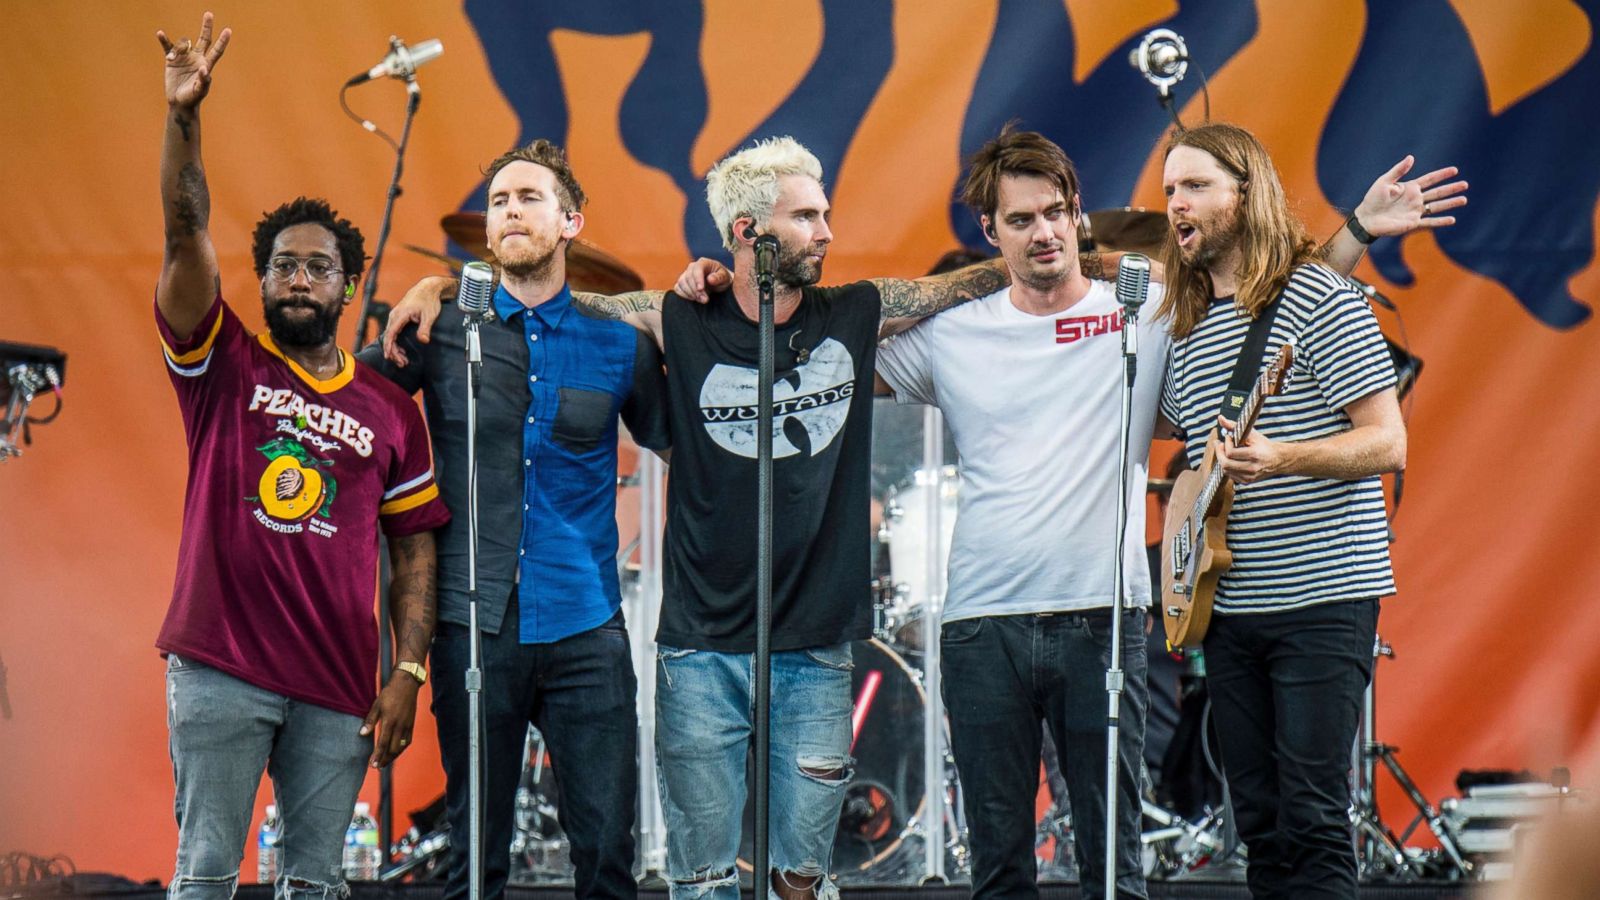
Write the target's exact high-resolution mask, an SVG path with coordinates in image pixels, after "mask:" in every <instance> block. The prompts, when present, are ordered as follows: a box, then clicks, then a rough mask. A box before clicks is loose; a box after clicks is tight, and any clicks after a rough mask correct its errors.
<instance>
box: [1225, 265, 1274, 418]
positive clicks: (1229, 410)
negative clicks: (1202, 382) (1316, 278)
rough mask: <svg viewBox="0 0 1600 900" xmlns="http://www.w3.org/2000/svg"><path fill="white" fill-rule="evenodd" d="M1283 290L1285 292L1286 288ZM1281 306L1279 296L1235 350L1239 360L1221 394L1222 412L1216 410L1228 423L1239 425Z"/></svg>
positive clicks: (1259, 373) (1267, 306)
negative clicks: (1242, 343)
mask: <svg viewBox="0 0 1600 900" xmlns="http://www.w3.org/2000/svg"><path fill="white" fill-rule="evenodd" d="M1284 290H1285V292H1287V290H1288V288H1287V287H1285V288H1284ZM1282 305H1283V294H1281V293H1280V294H1279V295H1278V296H1276V297H1274V298H1273V299H1272V302H1271V303H1268V304H1267V305H1266V308H1265V309H1263V310H1261V315H1259V316H1256V318H1255V321H1253V322H1251V323H1250V332H1249V333H1248V334H1246V335H1245V337H1244V346H1243V347H1241V348H1239V359H1238V360H1237V361H1235V362H1234V364H1233V375H1231V376H1229V378H1228V389H1227V390H1226V391H1224V392H1223V394H1222V408H1221V409H1219V410H1217V412H1219V413H1221V414H1222V417H1223V418H1225V419H1227V420H1228V421H1230V422H1238V421H1239V411H1240V410H1241V409H1243V408H1244V401H1245V398H1247V397H1249V396H1250V388H1251V386H1252V385H1253V384H1254V383H1255V380H1256V378H1258V377H1259V376H1260V375H1261V365H1262V362H1263V358H1264V357H1265V356H1266V351H1267V335H1268V334H1269V333H1270V332H1271V331H1272V320H1273V319H1275V318H1277V316H1278V307H1280V306H1282Z"/></svg>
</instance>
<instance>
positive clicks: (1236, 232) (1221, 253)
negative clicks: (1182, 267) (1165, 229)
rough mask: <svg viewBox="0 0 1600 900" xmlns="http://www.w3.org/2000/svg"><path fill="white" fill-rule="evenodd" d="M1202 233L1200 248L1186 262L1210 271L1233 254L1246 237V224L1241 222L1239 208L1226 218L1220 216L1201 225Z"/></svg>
mask: <svg viewBox="0 0 1600 900" xmlns="http://www.w3.org/2000/svg"><path fill="white" fill-rule="evenodd" d="M1201 232H1202V238H1201V241H1200V246H1199V247H1196V248H1195V249H1194V252H1193V254H1192V257H1191V258H1190V259H1188V260H1185V262H1187V263H1188V264H1189V265H1191V266H1193V267H1194V268H1196V269H1210V268H1211V267H1212V266H1214V265H1216V264H1217V262H1218V261H1219V260H1221V259H1222V258H1223V257H1225V256H1227V255H1228V254H1229V253H1231V252H1233V248H1235V247H1237V246H1239V241H1240V239H1241V238H1243V236H1244V223H1243V222H1241V221H1240V217H1239V209H1238V207H1235V208H1234V209H1233V211H1232V212H1231V213H1228V214H1226V218H1224V217H1223V216H1221V215H1219V216H1217V217H1216V218H1215V219H1213V220H1212V221H1210V222H1203V223H1201Z"/></svg>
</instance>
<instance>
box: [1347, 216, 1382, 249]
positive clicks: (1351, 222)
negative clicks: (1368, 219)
mask: <svg viewBox="0 0 1600 900" xmlns="http://www.w3.org/2000/svg"><path fill="white" fill-rule="evenodd" d="M1344 227H1346V228H1348V229H1350V234H1351V236H1353V237H1354V238H1355V239H1356V240H1357V241H1359V242H1360V243H1361V244H1362V245H1363V246H1371V244H1372V242H1373V241H1375V240H1377V238H1376V237H1374V236H1373V235H1372V233H1371V232H1369V231H1367V230H1366V229H1365V228H1362V227H1361V222H1360V221H1359V220H1357V219H1356V214H1355V213H1351V214H1350V218H1348V219H1345V220H1344Z"/></svg>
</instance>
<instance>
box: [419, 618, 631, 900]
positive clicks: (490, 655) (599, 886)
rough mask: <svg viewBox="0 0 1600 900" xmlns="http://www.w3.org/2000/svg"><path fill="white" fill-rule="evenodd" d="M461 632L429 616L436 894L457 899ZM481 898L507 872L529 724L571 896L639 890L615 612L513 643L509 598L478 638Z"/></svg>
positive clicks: (623, 653)
mask: <svg viewBox="0 0 1600 900" xmlns="http://www.w3.org/2000/svg"><path fill="white" fill-rule="evenodd" d="M467 638H468V629H467V628H466V627H464V626H461V625H454V624H451V623H447V622H441V623H439V628H438V631H437V633H436V634H435V635H434V638H433V654H432V657H433V675H434V688H433V715H434V718H435V719H437V720H438V728H439V754H440V757H441V759H442V761H443V762H444V772H445V793H446V797H447V803H448V810H449V817H450V847H451V853H450V868H449V875H448V880H447V882H446V884H445V891H444V900H460V898H463V897H466V896H467V879H468V875H469V869H468V853H467V834H468V822H469V821H470V818H469V810H468V791H467V785H468V779H469V777H470V775H469V773H470V772H471V769H470V768H469V766H470V765H471V753H470V745H469V743H468V737H469V734H470V730H469V727H468V710H467V693H466V677H465V675H466V669H467V665H468V663H469V661H470V659H471V657H470V653H471V648H470V647H469V645H468V643H467ZM482 666H483V692H482V694H481V696H482V698H483V751H484V768H483V775H484V790H483V814H484V820H483V821H484V828H483V848H484V860H483V896H484V898H486V900H498V898H499V897H501V896H502V894H503V893H504V891H505V885H506V877H507V875H508V872H509V868H510V854H511V833H512V825H513V824H514V818H513V817H514V815H515V806H516V795H517V782H518V781H519V779H520V777H521V774H522V751H523V744H524V741H525V739H526V736H527V733H528V723H529V722H532V723H533V724H534V725H535V726H537V727H538V729H539V731H540V732H541V733H542V734H543V735H544V739H545V744H546V746H547V747H548V749H549V751H550V760H551V767H552V770H553V773H554V775H555V778H556V786H557V791H558V794H559V799H558V801H557V814H558V816H559V818H560V822H561V827H562V829H563V830H564V831H565V832H566V834H567V839H568V841H570V842H571V847H572V864H573V868H574V869H575V870H576V875H575V877H576V882H577V883H576V886H575V889H574V893H575V894H576V896H578V897H580V898H589V897H622V898H629V900H631V898H634V897H637V896H638V883H637V882H636V881H635V880H634V877H633V823H634V815H635V811H636V808H637V805H638V793H639V762H638V756H639V719H638V711H637V709H636V707H635V695H636V693H637V690H636V688H637V682H636V681H635V679H634V673H633V657H632V656H631V655H630V653H629V651H628V633H627V631H626V630H624V628H623V624H622V614H621V613H618V614H617V615H616V617H614V618H613V619H612V620H611V621H610V622H607V623H606V624H605V625H602V626H600V627H599V628H596V629H593V630H591V631H585V632H583V633H581V634H575V635H573V636H571V637H568V638H563V639H562V640H559V641H556V642H554V643H550V644H523V643H521V642H519V641H518V639H517V602H516V596H515V595H513V596H512V599H511V605H510V606H509V607H508V608H507V609H506V618H505V624H504V625H503V626H502V627H501V629H500V633H499V634H485V635H483V656H482Z"/></svg>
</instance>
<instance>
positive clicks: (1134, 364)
mask: <svg viewBox="0 0 1600 900" xmlns="http://www.w3.org/2000/svg"><path fill="white" fill-rule="evenodd" d="M1122 360H1123V366H1122V420H1121V421H1122V429H1121V435H1122V440H1121V441H1120V442H1119V446H1118V448H1117V540H1116V546H1117V559H1116V574H1115V575H1114V576H1113V578H1112V582H1111V584H1112V588H1111V590H1112V594H1113V595H1114V600H1113V601H1112V604H1111V666H1110V668H1108V669H1106V700H1107V710H1106V821H1105V831H1106V836H1105V840H1106V856H1105V895H1104V896H1105V898H1106V900H1112V898H1115V897H1116V896H1117V800H1118V791H1117V757H1118V750H1119V749H1120V748H1119V746H1118V745H1119V743H1120V737H1121V730H1122V723H1121V716H1122V689H1123V686H1124V683H1125V681H1126V675H1125V673H1124V672H1123V671H1122V612H1123V610H1124V608H1126V606H1127V598H1126V597H1125V596H1124V594H1125V593H1126V591H1125V586H1124V579H1125V577H1126V573H1125V571H1124V570H1125V569H1126V568H1127V566H1126V555H1127V548H1126V544H1127V539H1128V456H1129V453H1128V450H1129V447H1128V444H1129V441H1130V438H1131V435H1130V434H1129V432H1130V431H1131V430H1132V428H1133V380H1134V376H1135V375H1137V374H1138V368H1139V309H1138V306H1136V305H1134V304H1124V305H1123V307H1122Z"/></svg>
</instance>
